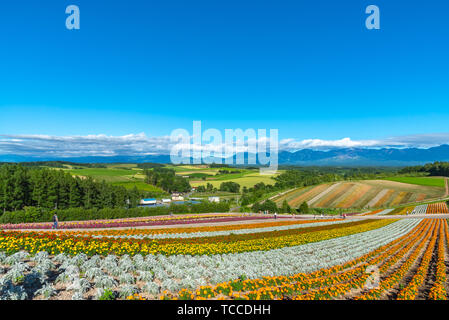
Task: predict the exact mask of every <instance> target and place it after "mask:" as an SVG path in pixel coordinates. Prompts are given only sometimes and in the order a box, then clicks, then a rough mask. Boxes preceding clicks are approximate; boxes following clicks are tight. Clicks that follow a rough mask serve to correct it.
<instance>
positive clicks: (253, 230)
mask: <svg viewBox="0 0 449 320" xmlns="http://www.w3.org/2000/svg"><path fill="white" fill-rule="evenodd" d="M345 222H346V221H345V220H337V221H326V222H318V221H310V222H308V223H295V224H289V225H281V226H272V227H270V226H263V227H260V228H250V229H248V228H244V229H243V228H240V229H237V230H227V231H209V232H189V233H178V232H175V233H162V234H129V233H127V232H126V230H125V231H123V232H122V234H121V235H101V234H92V235H89V234H86V233H84V234H83V235H81V236H84V237H88V236H91V237H92V238H96V239H101V238H115V239H120V238H122V239H170V238H173V239H186V238H207V237H220V236H230V235H242V234H249V233H251V234H257V233H262V232H274V231H283V230H293V229H301V228H308V227H311V226H313V227H320V226H329V225H336V224H342V223H345ZM195 229H196V228H195ZM195 229H194V230H195ZM211 229H213V227H211ZM194 230H192V231H194Z"/></svg>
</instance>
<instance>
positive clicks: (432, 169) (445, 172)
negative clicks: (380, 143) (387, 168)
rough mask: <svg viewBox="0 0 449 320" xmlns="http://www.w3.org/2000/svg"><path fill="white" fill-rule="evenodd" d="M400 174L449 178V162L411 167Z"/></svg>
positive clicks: (400, 171) (402, 170)
mask: <svg viewBox="0 0 449 320" xmlns="http://www.w3.org/2000/svg"><path fill="white" fill-rule="evenodd" d="M399 173H400V174H414V173H426V174H428V175H429V176H444V177H449V162H440V161H437V162H434V163H427V164H425V165H423V166H410V167H405V168H403V169H401V170H399Z"/></svg>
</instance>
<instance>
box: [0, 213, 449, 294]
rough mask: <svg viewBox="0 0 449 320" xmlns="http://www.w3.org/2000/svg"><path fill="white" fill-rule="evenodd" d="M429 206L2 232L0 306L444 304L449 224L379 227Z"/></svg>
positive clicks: (139, 220)
mask: <svg viewBox="0 0 449 320" xmlns="http://www.w3.org/2000/svg"><path fill="white" fill-rule="evenodd" d="M434 207H435V209H432V208H433V207H432V205H422V206H418V207H416V208H413V207H407V208H402V209H396V210H392V209H386V210H374V211H370V212H367V213H365V214H364V215H365V216H366V218H365V217H364V216H363V215H362V216H359V217H358V218H357V219H349V218H348V219H321V220H299V219H292V218H291V217H288V218H287V217H283V218H280V219H277V220H274V219H269V217H258V216H244V215H226V214H217V215H206V214H203V215H190V216H185V217H182V219H180V218H181V217H176V216H174V217H163V218H162V217H159V218H154V217H152V218H148V219H145V218H133V219H121V221H102V222H101V223H99V224H101V225H102V226H103V227H102V228H97V229H95V230H94V229H92V228H91V227H89V222H86V227H85V228H83V227H80V225H78V223H76V222H68V223H67V228H66V229H64V230H59V231H50V230H47V229H46V228H42V225H41V224H39V227H40V228H41V229H39V228H38V226H34V228H33V226H32V225H25V226H24V225H21V226H19V225H16V226H15V229H13V228H9V229H8V228H7V227H6V228H3V230H2V231H0V299H2V300H10V299H12V300H17V299H38V300H39V299H76V300H84V299H88V300H92V299H112V298H111V297H113V298H114V299H251V300H253V299H294V300H309V299H313V300H316V299H353V300H360V299H399V300H400V299H407V300H410V299H432V300H437V299H438V300H440V299H446V297H447V270H446V269H447V268H446V262H447V258H448V251H447V250H448V249H447V248H448V240H449V237H448V234H449V233H448V232H449V229H448V225H447V221H446V220H445V219H417V218H413V217H409V218H407V219H391V218H389V219H385V218H382V216H388V215H389V214H399V215H405V209H407V210H408V211H409V212H410V213H411V215H413V214H422V213H428V212H429V211H432V210H433V211H435V210H441V208H440V207H439V206H436V205H435V206H434ZM429 208H430V209H429ZM376 216H377V217H378V218H377V217H376ZM370 217H375V218H376V219H370ZM252 218H254V219H252ZM259 218H260V219H259ZM379 218H380V219H379ZM223 219H228V220H225V221H223ZM156 220H157V221H156ZM204 221H209V222H211V221H215V222H219V223H218V224H216V225H204ZM116 223H123V224H124V225H125V226H124V227H123V228H120V229H117V228H115V227H110V226H114V225H115V224H116ZM132 223H136V224H139V223H147V224H146V225H144V227H143V228H138V227H135V226H136V224H134V225H133V224H132ZM151 223H154V225H148V224H151ZM157 223H164V225H163V226H161V225H159V224H157ZM72 224H73V225H77V227H76V228H74V227H73V228H70V227H69V226H71V225H72ZM126 224H132V227H127V225H126ZM165 224H166V225H165ZM189 224H191V225H189ZM20 227H22V228H25V229H20ZM371 271H372V272H371ZM373 283H374V285H373ZM107 297H109V298H107Z"/></svg>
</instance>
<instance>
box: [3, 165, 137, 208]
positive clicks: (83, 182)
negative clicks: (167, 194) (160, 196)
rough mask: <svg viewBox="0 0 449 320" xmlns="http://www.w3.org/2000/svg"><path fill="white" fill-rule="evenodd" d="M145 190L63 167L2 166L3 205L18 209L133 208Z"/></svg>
mask: <svg viewBox="0 0 449 320" xmlns="http://www.w3.org/2000/svg"><path fill="white" fill-rule="evenodd" d="M143 196H145V193H144V192H142V191H139V190H137V189H136V188H134V189H132V190H129V189H126V188H125V187H121V186H112V185H110V184H107V183H106V182H96V181H94V180H93V179H92V178H90V177H86V178H79V177H72V176H71V175H70V174H69V173H66V172H64V171H62V170H54V169H45V168H26V167H23V166H22V165H3V166H1V167H0V208H1V211H3V212H6V211H14V210H20V209H23V208H24V207H26V206H30V207H38V208H47V209H68V208H87V209H91V208H96V209H100V208H133V207H136V206H137V205H138V204H139V201H140V199H141V198H142V197H143Z"/></svg>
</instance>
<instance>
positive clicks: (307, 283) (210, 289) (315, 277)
mask: <svg viewBox="0 0 449 320" xmlns="http://www.w3.org/2000/svg"><path fill="white" fill-rule="evenodd" d="M425 227H426V225H425V224H422V223H421V224H420V225H418V226H417V227H415V228H414V229H413V230H412V231H410V232H409V233H407V234H406V235H404V236H402V237H400V238H398V239H396V240H394V241H392V242H390V243H388V244H386V245H384V246H382V247H381V248H379V249H377V250H374V251H372V252H370V253H368V254H366V255H364V256H362V257H359V258H357V259H354V260H352V261H349V262H347V263H345V264H343V265H337V266H334V267H332V268H328V269H321V270H318V271H316V272H313V273H310V274H308V275H306V274H303V273H300V274H296V275H294V276H290V277H286V276H279V277H263V278H262V279H253V280H243V281H241V280H234V281H230V282H226V283H220V284H218V285H215V286H203V287H200V288H199V289H198V290H196V292H195V293H192V292H191V291H190V290H187V289H183V290H181V291H180V292H179V293H178V295H177V297H176V296H171V295H168V296H165V297H163V298H164V299H165V298H179V299H201V298H211V297H216V296H219V295H221V297H219V298H223V296H227V297H228V298H235V299H274V298H275V297H280V296H283V295H287V294H288V295H290V294H292V293H298V292H301V291H304V290H308V289H310V288H314V287H320V288H323V286H329V285H332V284H335V283H341V282H344V281H348V280H350V279H352V278H353V277H354V276H355V275H362V276H363V275H364V273H365V272H364V271H365V270H366V266H367V265H366V264H365V263H364V264H362V265H360V266H358V267H356V268H355V269H350V270H348V271H346V272H343V273H340V272H341V271H342V270H345V269H348V268H353V267H354V266H356V265H359V264H360V263H361V262H363V261H366V260H372V259H373V257H375V256H376V255H379V254H380V253H382V252H383V251H384V252H383V254H380V255H379V256H378V258H377V259H376V260H374V261H371V263H376V262H377V261H382V260H385V259H387V260H388V257H390V256H391V254H392V253H394V252H395V251H397V250H398V248H400V247H402V246H403V244H404V242H410V241H411V239H414V238H415V235H416V234H418V233H420V232H423V230H424V228H425ZM387 249H389V250H387ZM363 279H365V277H364V276H363ZM248 291H249V292H248ZM337 291H338V290H337ZM242 292H245V293H242Z"/></svg>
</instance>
